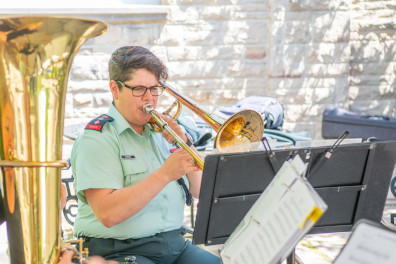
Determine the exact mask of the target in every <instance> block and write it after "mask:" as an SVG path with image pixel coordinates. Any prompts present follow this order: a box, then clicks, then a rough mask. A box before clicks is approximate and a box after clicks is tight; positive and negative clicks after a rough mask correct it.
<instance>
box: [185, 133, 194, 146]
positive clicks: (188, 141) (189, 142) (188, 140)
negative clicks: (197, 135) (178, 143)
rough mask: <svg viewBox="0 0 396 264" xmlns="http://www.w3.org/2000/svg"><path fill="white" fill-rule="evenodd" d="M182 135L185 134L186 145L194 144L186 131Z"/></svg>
mask: <svg viewBox="0 0 396 264" xmlns="http://www.w3.org/2000/svg"><path fill="white" fill-rule="evenodd" d="M184 135H186V138H187V142H186V144H187V146H189V147H191V146H192V145H193V144H194V140H193V138H192V137H191V135H190V134H188V133H185V134H184Z"/></svg>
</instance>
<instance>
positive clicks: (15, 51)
mask: <svg viewBox="0 0 396 264" xmlns="http://www.w3.org/2000/svg"><path fill="white" fill-rule="evenodd" d="M106 29H107V26H106V25H105V24H104V23H102V22H99V21H94V20H87V19H79V18H62V17H34V16H32V17H13V18H2V19H0V157H1V160H0V166H1V174H2V175H1V176H2V177H0V178H2V181H1V193H2V196H3V197H2V198H1V199H2V203H0V205H1V204H3V206H4V215H5V221H6V222H7V231H8V241H9V250H10V257H11V263H13V264H18V263H39V264H42V263H57V262H58V261H59V256H60V253H61V250H62V249H61V244H63V243H64V241H62V239H61V225H60V219H61V215H60V212H61V208H60V207H61V204H60V184H61V182H60V181H61V174H60V172H61V171H60V169H61V168H62V167H65V166H67V162H65V161H61V160H60V159H61V158H62V143H63V123H64V122H63V119H64V113H65V97H66V90H67V80H68V77H69V71H70V68H71V63H72V60H73V59H74V57H75V55H76V53H77V51H78V49H79V48H80V47H81V46H82V45H83V44H84V43H85V42H86V41H87V40H88V39H89V38H91V37H94V36H97V35H100V34H102V33H104V32H105V31H106ZM0 210H1V209H0Z"/></svg>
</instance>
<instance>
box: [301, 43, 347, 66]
mask: <svg viewBox="0 0 396 264" xmlns="http://www.w3.org/2000/svg"><path fill="white" fill-rule="evenodd" d="M307 53H308V62H311V63H334V62H346V63H348V62H349V60H350V56H351V49H350V46H349V43H348V42H341V43H313V44H311V45H309V46H307Z"/></svg>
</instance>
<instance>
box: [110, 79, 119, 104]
mask: <svg viewBox="0 0 396 264" xmlns="http://www.w3.org/2000/svg"><path fill="white" fill-rule="evenodd" d="M110 91H111V93H112V94H113V99H114V100H117V99H118V92H119V90H118V85H117V82H116V81H114V80H111V81H110Z"/></svg>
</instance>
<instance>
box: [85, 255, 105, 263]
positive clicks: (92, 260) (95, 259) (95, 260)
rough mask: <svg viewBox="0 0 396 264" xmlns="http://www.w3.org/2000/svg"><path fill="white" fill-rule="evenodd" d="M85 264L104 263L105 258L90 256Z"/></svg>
mask: <svg viewBox="0 0 396 264" xmlns="http://www.w3.org/2000/svg"><path fill="white" fill-rule="evenodd" d="M87 264H106V260H105V259H104V258H102V257H100V256H93V257H90V258H89V259H88V261H87Z"/></svg>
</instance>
